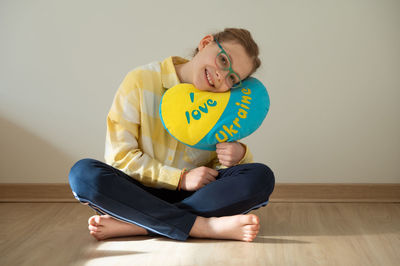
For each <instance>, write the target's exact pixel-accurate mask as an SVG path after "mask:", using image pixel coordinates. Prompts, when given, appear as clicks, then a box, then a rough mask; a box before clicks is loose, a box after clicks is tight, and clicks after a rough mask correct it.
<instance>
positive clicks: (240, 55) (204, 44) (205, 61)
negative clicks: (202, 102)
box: [190, 35, 253, 92]
mask: <svg viewBox="0 0 400 266" xmlns="http://www.w3.org/2000/svg"><path fill="white" fill-rule="evenodd" d="M221 46H222V47H223V49H224V50H225V51H226V53H227V54H228V55H229V57H230V60H231V63H232V65H231V67H232V69H233V71H235V73H236V74H238V75H239V77H240V79H241V80H244V79H245V78H247V77H248V76H249V75H250V73H251V71H252V67H253V64H252V61H251V58H250V57H249V56H248V55H247V53H246V51H245V49H244V48H243V47H242V46H241V45H240V44H238V43H236V42H221ZM198 49H199V52H198V53H197V54H196V55H195V57H194V58H193V59H192V60H191V63H192V74H191V81H190V83H192V84H193V85H194V86H195V87H196V88H198V89H199V90H204V91H210V92H225V91H228V90H229V89H230V87H229V86H228V85H227V83H226V82H225V77H226V76H227V75H228V74H229V70H222V69H220V68H219V67H218V66H217V64H216V61H215V58H216V56H217V55H218V53H219V52H221V49H220V48H219V47H218V45H217V44H216V42H215V41H214V38H213V36H212V35H207V36H206V37H204V38H203V39H202V40H201V41H200V44H199V46H198Z"/></svg>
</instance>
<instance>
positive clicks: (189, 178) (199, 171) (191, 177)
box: [181, 166, 218, 191]
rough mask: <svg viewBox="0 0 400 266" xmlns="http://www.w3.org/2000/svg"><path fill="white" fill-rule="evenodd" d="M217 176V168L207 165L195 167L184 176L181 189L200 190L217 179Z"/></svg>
mask: <svg viewBox="0 0 400 266" xmlns="http://www.w3.org/2000/svg"><path fill="white" fill-rule="evenodd" d="M217 176H218V171H217V170H214V169H211V168H208V167H205V166H201V167H197V168H194V169H192V170H190V171H189V172H187V173H186V174H185V175H184V176H183V177H182V181H181V182H182V184H181V189H183V190H188V191H195V190H198V189H200V188H202V187H204V186H205V185H207V184H208V183H211V182H213V181H215V178H216V177H217Z"/></svg>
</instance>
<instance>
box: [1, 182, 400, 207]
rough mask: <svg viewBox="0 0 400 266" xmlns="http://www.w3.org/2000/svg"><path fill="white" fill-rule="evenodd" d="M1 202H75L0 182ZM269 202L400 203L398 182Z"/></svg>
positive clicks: (54, 190) (333, 187)
mask: <svg viewBox="0 0 400 266" xmlns="http://www.w3.org/2000/svg"><path fill="white" fill-rule="evenodd" d="M0 202H77V201H76V200H75V198H74V197H73V195H72V192H71V189H70V187H69V185H68V184H5V183H0ZM270 202H369V203H370V202H388V203H400V184H397V183H396V184H303V183H296V184H288V183H281V184H276V186H275V190H274V192H273V193H272V195H271V198H270Z"/></svg>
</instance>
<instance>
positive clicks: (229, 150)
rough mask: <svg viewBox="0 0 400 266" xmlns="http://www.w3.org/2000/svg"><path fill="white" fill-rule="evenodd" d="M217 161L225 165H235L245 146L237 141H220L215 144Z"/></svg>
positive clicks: (244, 150) (240, 158)
mask: <svg viewBox="0 0 400 266" xmlns="http://www.w3.org/2000/svg"><path fill="white" fill-rule="evenodd" d="M216 152H217V156H218V160H219V162H220V163H221V164H222V165H224V166H227V167H231V166H234V165H236V164H237V163H239V162H240V160H242V158H243V156H244V154H245V153H246V149H245V147H244V146H243V145H242V144H240V143H239V142H236V141H235V142H221V143H218V144H217V150H216Z"/></svg>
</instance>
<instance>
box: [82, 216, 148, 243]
mask: <svg viewBox="0 0 400 266" xmlns="http://www.w3.org/2000/svg"><path fill="white" fill-rule="evenodd" d="M88 223H89V231H90V234H91V235H92V236H93V237H94V238H96V239H97V240H104V239H107V238H112V237H119V236H138V235H147V230H146V229H144V228H142V227H140V226H137V225H135V224H131V223H127V222H123V221H120V220H116V219H114V218H112V217H111V216H110V215H101V216H99V215H94V216H92V217H90V218H89V221H88Z"/></svg>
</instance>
